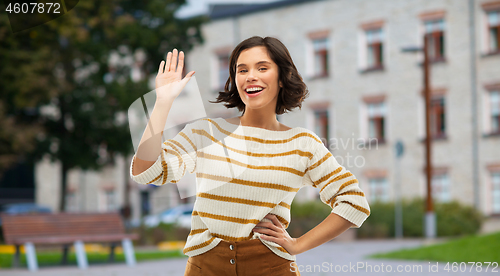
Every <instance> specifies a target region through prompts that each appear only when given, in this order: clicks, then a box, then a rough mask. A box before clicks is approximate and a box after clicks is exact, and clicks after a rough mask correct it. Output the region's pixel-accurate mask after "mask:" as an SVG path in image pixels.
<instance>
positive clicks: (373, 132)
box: [367, 102, 386, 142]
mask: <svg viewBox="0 0 500 276" xmlns="http://www.w3.org/2000/svg"><path fill="white" fill-rule="evenodd" d="M367 109H368V138H376V139H377V140H378V141H379V142H384V140H385V130H384V129H385V126H384V125H385V113H386V111H385V103H384V102H376V103H367Z"/></svg>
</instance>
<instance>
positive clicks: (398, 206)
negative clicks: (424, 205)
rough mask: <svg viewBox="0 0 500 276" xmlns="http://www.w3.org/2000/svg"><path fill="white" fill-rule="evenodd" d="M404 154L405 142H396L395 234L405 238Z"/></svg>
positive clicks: (397, 237)
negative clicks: (403, 202) (402, 158)
mask: <svg viewBox="0 0 500 276" xmlns="http://www.w3.org/2000/svg"><path fill="white" fill-rule="evenodd" d="M402 156H403V142H402V141H398V142H397V143H396V175H395V186H396V187H395V192H396V200H395V204H394V211H395V212H394V215H395V218H394V220H395V236H396V239H402V238H403V206H402V203H401V185H402V184H401V166H400V162H401V157H402Z"/></svg>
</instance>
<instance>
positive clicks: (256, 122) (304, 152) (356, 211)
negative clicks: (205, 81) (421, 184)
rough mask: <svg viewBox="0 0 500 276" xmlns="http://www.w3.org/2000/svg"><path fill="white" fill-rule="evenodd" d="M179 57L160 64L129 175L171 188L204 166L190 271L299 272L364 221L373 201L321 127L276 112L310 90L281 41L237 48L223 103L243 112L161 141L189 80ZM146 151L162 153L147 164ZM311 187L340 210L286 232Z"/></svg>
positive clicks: (188, 250) (188, 275)
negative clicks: (299, 263)
mask: <svg viewBox="0 0 500 276" xmlns="http://www.w3.org/2000/svg"><path fill="white" fill-rule="evenodd" d="M176 60H177V51H174V54H170V53H169V55H168V56H167V62H166V65H165V68H166V69H165V70H164V69H163V65H164V63H163V62H162V63H161V65H160V70H159V73H158V77H157V81H158V80H163V81H164V82H163V83H161V82H159V81H158V82H157V94H158V93H160V94H158V95H157V101H156V103H155V108H154V109H153V112H152V115H151V118H150V122H151V124H150V125H151V126H152V128H151V129H148V127H149V126H148V127H147V128H146V130H145V132H144V134H143V139H144V145H145V146H142V144H141V143H142V140H141V143H140V144H139V147H138V153H136V155H137V156H134V158H133V159H132V164H131V177H132V179H134V180H135V181H136V182H138V183H142V184H155V185H163V184H166V183H169V182H172V183H177V182H178V181H180V179H181V178H182V177H183V176H184V175H185V173H186V172H187V171H188V172H190V173H196V201H195V204H194V207H193V213H192V216H191V232H190V233H189V236H188V238H187V241H186V245H185V247H184V249H183V253H184V254H185V255H187V256H189V258H188V260H187V263H186V271H185V274H184V275H185V276H195V275H253V276H261V275H262V276H263V275H266V276H267V275H273V276H279V275H300V273H299V270H298V269H297V268H296V264H295V261H296V255H298V254H300V253H303V252H305V251H307V250H310V249H312V248H314V247H317V246H319V245H321V244H323V243H325V242H327V241H329V240H331V239H333V238H335V237H337V236H338V235H340V234H341V233H342V232H344V231H345V230H347V229H348V228H350V227H360V226H361V224H363V222H364V221H365V220H366V218H367V217H368V216H369V214H370V208H369V206H368V203H367V201H366V198H365V196H364V193H363V192H362V191H361V189H360V188H359V185H358V180H357V179H356V177H355V176H354V175H353V174H352V173H351V172H350V171H348V170H347V169H346V168H345V167H343V166H342V165H340V164H339V163H338V162H337V160H336V159H335V157H333V155H332V154H331V153H330V151H329V150H328V149H327V148H326V147H325V146H324V144H323V143H322V141H321V138H320V137H318V135H317V134H315V133H314V132H312V131H310V130H308V129H305V128H301V127H295V128H290V127H288V126H285V125H283V124H281V123H280V122H279V121H278V120H277V118H276V116H277V115H278V114H283V113H286V112H287V111H291V110H293V109H294V108H296V107H299V108H300V107H301V105H302V102H303V101H304V99H305V98H306V97H307V96H308V93H309V92H308V90H307V87H306V85H305V83H304V82H303V80H302V78H301V77H300V75H299V73H298V71H297V69H296V67H295V65H294V64H293V61H292V58H291V56H290V53H289V52H288V50H287V49H286V47H285V45H283V43H281V42H280V41H279V40H278V39H276V38H272V37H266V38H262V37H257V36H256V37H251V38H249V39H246V40H244V41H242V42H241V43H240V44H238V45H237V46H236V48H235V49H234V50H233V52H232V53H231V57H230V66H229V78H228V80H227V82H226V85H225V88H224V91H222V92H219V95H218V98H217V101H216V103H219V102H224V105H225V106H226V107H227V108H232V107H237V108H238V109H239V110H240V111H242V112H243V115H242V116H240V117H235V118H230V119H228V120H226V119H223V118H203V119H200V120H197V121H195V122H192V123H189V124H186V126H185V127H184V129H182V130H181V131H180V132H179V134H178V135H177V136H175V137H174V138H173V139H169V140H167V141H165V142H163V143H161V142H160V137H159V135H156V137H154V136H153V137H152V138H149V141H147V142H146V140H148V138H147V137H151V133H153V134H155V132H154V131H153V129H155V130H156V131H157V132H156V133H158V130H161V129H162V127H163V126H164V125H165V122H166V118H167V116H168V110H169V109H170V107H171V105H172V103H173V99H175V97H176V96H177V95H178V94H179V93H180V91H181V90H182V88H183V85H185V82H187V81H186V79H187V78H189V77H190V76H192V73H189V74H188V75H187V76H186V78H184V79H182V80H181V78H180V75H179V72H181V71H182V66H181V65H182V63H181V62H182V61H183V56H180V57H179V62H180V66H181V69H180V70H179V67H177V70H176V69H175V68H176V67H175V63H176ZM193 73H194V72H193ZM183 82H184V83H183ZM158 83H161V84H163V86H161V85H158ZM162 94H163V96H162ZM148 131H150V132H151V133H150V132H148ZM144 137H146V138H144ZM226 138H227V139H226ZM150 141H152V142H150ZM221 141H224V143H221ZM148 147H149V148H150V149H149V150H150V151H149V152H148ZM141 151H142V152H143V155H144V156H145V157H149V156H151V157H154V158H156V160H155V159H154V158H153V159H151V160H149V161H148V162H143V161H141V159H139V158H140V155H139V154H140V153H141ZM158 152H159V153H158ZM135 163H137V165H135V166H136V167H138V168H137V169H136V170H135V171H134V168H135V167H134V164H135ZM141 163H142V165H140V164H141ZM304 186H312V187H315V188H318V191H319V195H320V199H321V201H322V202H323V203H325V204H327V205H328V206H330V207H331V208H332V211H331V214H330V215H329V216H328V217H327V218H326V219H325V220H323V221H322V222H321V223H320V224H319V225H317V226H316V227H315V228H313V229H312V230H310V231H309V232H307V233H306V234H304V235H302V236H301V237H299V238H292V237H291V236H290V235H289V234H288V232H287V231H286V229H287V228H288V226H289V224H290V222H291V214H290V209H291V204H292V201H293V199H294V197H295V195H296V194H297V192H298V191H299V190H300V189H301V188H302V187H304Z"/></svg>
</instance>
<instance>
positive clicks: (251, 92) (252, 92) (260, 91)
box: [245, 88, 265, 98]
mask: <svg viewBox="0 0 500 276" xmlns="http://www.w3.org/2000/svg"><path fill="white" fill-rule="evenodd" d="M264 89H265V88H262V89H260V90H258V89H257V90H253V91H245V93H246V94H247V96H248V97H251V98H252V97H257V96H258V95H260V93H262V91H263V90H264Z"/></svg>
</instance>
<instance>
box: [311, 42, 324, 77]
mask: <svg viewBox="0 0 500 276" xmlns="http://www.w3.org/2000/svg"><path fill="white" fill-rule="evenodd" d="M312 43H313V49H314V77H324V76H328V39H327V38H320V39H314V40H313V41H312Z"/></svg>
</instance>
